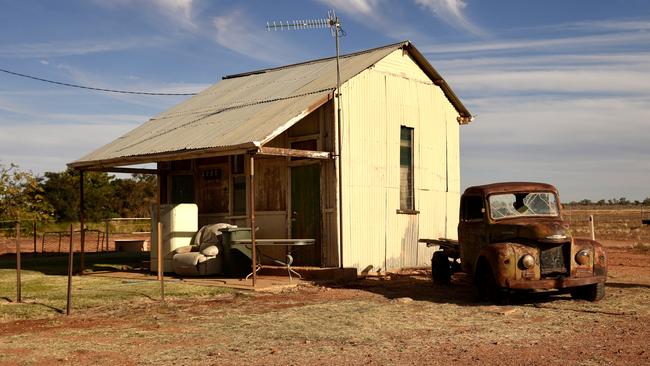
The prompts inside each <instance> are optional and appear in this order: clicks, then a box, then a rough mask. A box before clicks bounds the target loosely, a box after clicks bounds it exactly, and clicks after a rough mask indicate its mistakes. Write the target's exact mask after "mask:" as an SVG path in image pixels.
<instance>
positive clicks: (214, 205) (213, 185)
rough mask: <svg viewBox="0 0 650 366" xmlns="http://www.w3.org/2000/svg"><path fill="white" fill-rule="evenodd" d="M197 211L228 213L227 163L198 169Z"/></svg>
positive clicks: (228, 183)
mask: <svg viewBox="0 0 650 366" xmlns="http://www.w3.org/2000/svg"><path fill="white" fill-rule="evenodd" d="M199 175H200V177H201V179H200V180H199V187H198V190H199V192H198V193H199V199H198V202H197V203H198V205H199V213H201V214H209V213H228V200H229V197H230V196H229V193H230V192H229V189H228V188H229V185H230V174H228V164H227V163H226V164H219V165H211V166H208V167H203V168H201V169H200V170H199Z"/></svg>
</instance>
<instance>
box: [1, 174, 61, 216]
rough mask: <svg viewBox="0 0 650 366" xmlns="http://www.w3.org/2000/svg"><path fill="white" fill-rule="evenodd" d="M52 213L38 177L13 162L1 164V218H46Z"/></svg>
mask: <svg viewBox="0 0 650 366" xmlns="http://www.w3.org/2000/svg"><path fill="white" fill-rule="evenodd" d="M52 213H53V207H52V206H51V205H50V204H49V202H48V201H47V200H46V199H45V196H44V191H43V189H42V187H41V186H40V185H39V179H38V178H37V177H35V176H34V175H33V174H32V173H31V172H30V171H24V170H20V169H19V168H18V165H15V164H13V163H12V164H10V165H9V166H6V165H3V164H0V220H17V219H33V220H46V219H49V218H51V217H52Z"/></svg>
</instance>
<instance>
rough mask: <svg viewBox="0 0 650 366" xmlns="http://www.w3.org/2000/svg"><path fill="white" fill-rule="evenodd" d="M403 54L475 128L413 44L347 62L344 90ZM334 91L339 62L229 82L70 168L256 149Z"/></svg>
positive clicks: (371, 52) (261, 72)
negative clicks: (398, 52)
mask: <svg viewBox="0 0 650 366" xmlns="http://www.w3.org/2000/svg"><path fill="white" fill-rule="evenodd" d="M398 49H405V50H407V51H408V52H409V53H410V54H411V56H412V57H413V59H414V60H415V62H416V63H417V64H418V65H419V66H420V67H421V68H422V69H423V70H424V72H425V73H426V74H427V75H428V76H429V77H430V78H431V80H432V82H433V83H434V84H436V85H438V86H439V87H440V88H442V90H443V92H444V94H445V95H446V97H447V98H448V99H449V101H450V102H451V103H452V105H453V106H454V107H455V108H456V110H457V111H458V113H459V115H460V116H461V118H460V119H459V122H460V123H464V122H468V121H469V120H470V119H471V114H470V113H469V111H468V110H467V109H466V108H465V106H463V104H462V103H461V102H460V100H459V99H458V97H457V96H456V95H455V94H454V92H453V91H452V90H451V88H450V87H449V86H448V85H447V83H446V82H445V81H444V79H442V77H441V76H440V75H439V74H438V73H437V72H436V70H435V69H434V68H433V67H432V66H431V65H430V64H429V63H428V61H427V60H426V58H425V57H424V56H423V55H422V54H421V53H420V52H419V51H418V50H417V49H416V48H415V47H414V46H413V45H412V44H411V43H410V42H408V41H406V42H400V43H395V44H391V45H388V46H383V47H379V48H375V49H370V50H366V51H361V52H357V53H352V54H348V55H343V56H341V57H340V70H341V71H340V72H341V83H345V82H346V81H347V80H349V79H351V78H353V77H354V76H356V75H358V74H359V73H361V72H362V71H363V70H365V69H367V68H369V67H370V66H372V65H374V64H375V63H377V62H378V61H380V60H381V59H383V58H384V57H386V56H388V55H389V54H390V53H392V52H393V51H395V50H398ZM335 88H336V58H335V57H330V58H324V59H319V60H313V61H308V62H303V63H299V64H294V65H287V66H282V67H277V68H271V69H264V70H258V71H253V72H248V73H244V74H237V75H231V76H226V77H224V78H223V80H221V81H220V82H218V83H216V84H215V85H213V86H211V87H209V88H207V89H205V90H203V91H202V92H200V93H199V94H197V95H195V96H193V97H191V98H190V99H188V100H186V101H184V102H182V103H180V104H178V105H176V106H174V107H172V108H171V109H169V110H167V111H165V112H163V113H161V114H159V115H157V116H155V117H153V118H151V119H150V120H149V121H147V122H145V123H144V124H142V125H141V126H139V127H137V128H135V129H133V130H131V131H130V132H128V133H126V134H125V135H123V136H121V137H119V138H117V139H116V140H114V141H112V142H110V143H108V144H106V145H104V146H102V147H100V148H99V149H97V150H95V151H93V152H92V153H90V154H88V155H86V156H84V157H82V158H80V159H78V160H76V161H74V162H72V163H69V164H68V166H70V167H73V168H79V169H83V168H97V167H111V166H118V165H129V164H137V163H149V162H155V161H160V160H171V159H182V158H188V157H191V156H192V154H194V153H197V152H201V153H210V152H214V153H215V155H216V154H217V153H218V152H220V151H238V150H241V151H244V150H248V149H254V148H256V147H260V146H262V145H263V144H265V143H266V142H268V141H270V140H272V139H273V138H275V137H276V136H278V135H279V134H281V133H282V132H283V131H285V130H286V129H288V128H289V127H291V126H292V125H293V124H295V123H296V122H298V121H299V120H300V119H302V118H304V117H305V116H306V115H308V114H309V113H311V112H312V111H314V110H315V109H317V108H318V107H320V106H321V105H323V104H324V103H326V102H327V101H328V100H330V99H331V98H332V97H333V91H334V90H335Z"/></svg>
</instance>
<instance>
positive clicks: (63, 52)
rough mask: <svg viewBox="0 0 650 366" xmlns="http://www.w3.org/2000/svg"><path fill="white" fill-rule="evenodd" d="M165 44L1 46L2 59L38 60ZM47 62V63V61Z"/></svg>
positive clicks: (131, 40)
mask: <svg viewBox="0 0 650 366" xmlns="http://www.w3.org/2000/svg"><path fill="white" fill-rule="evenodd" d="M164 42H165V40H164V39H163V38H162V37H144V38H143V37H134V38H128V39H116V40H100V39H96V40H87V41H84V40H75V41H51V42H41V43H24V44H5V45H0V57H7V58H37V57H39V58H40V57H60V56H75V55H88V54H93V53H102V52H114V51H123V50H128V49H132V48H142V47H155V46H160V45H162V44H163V43H164ZM46 62H47V61H46Z"/></svg>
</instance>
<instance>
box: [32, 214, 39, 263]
mask: <svg viewBox="0 0 650 366" xmlns="http://www.w3.org/2000/svg"><path fill="white" fill-rule="evenodd" d="M32 231H33V236H34V257H36V242H37V241H38V238H37V237H36V236H37V235H36V220H33V221H32Z"/></svg>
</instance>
